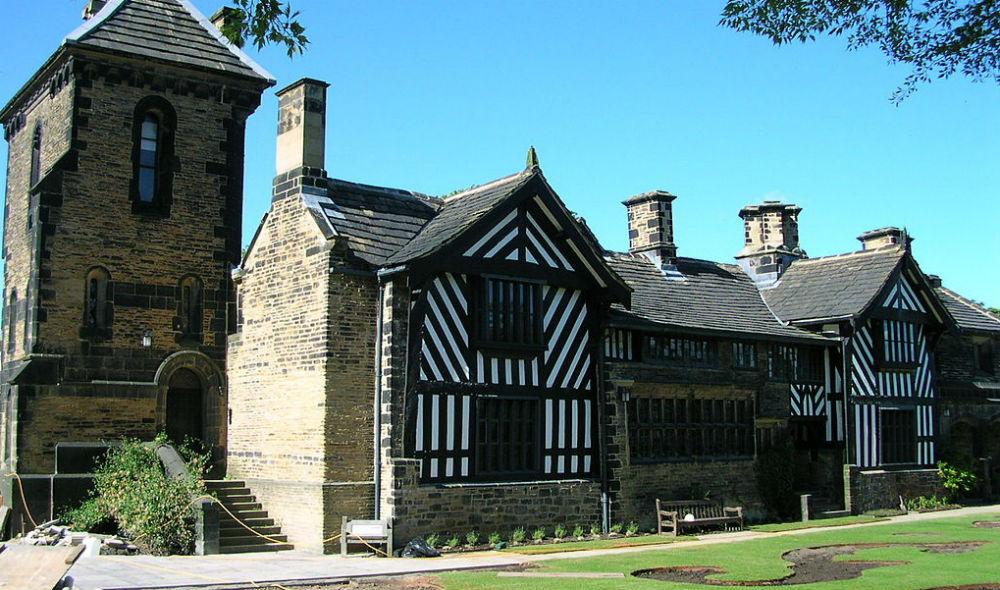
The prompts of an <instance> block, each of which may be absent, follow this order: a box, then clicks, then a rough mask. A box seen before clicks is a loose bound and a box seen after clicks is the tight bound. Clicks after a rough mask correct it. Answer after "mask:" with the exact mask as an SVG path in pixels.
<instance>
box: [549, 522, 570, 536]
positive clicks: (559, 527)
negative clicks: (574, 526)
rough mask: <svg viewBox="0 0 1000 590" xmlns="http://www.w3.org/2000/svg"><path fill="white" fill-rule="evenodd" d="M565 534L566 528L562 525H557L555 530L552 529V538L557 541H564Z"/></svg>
mask: <svg viewBox="0 0 1000 590" xmlns="http://www.w3.org/2000/svg"><path fill="white" fill-rule="evenodd" d="M566 532H567V531H566V527H565V526H564V525H561V524H557V525H556V528H554V529H552V536H553V537H555V538H557V539H565V538H566Z"/></svg>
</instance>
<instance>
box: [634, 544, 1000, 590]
mask: <svg viewBox="0 0 1000 590" xmlns="http://www.w3.org/2000/svg"><path fill="white" fill-rule="evenodd" d="M984 544H985V543H983V542H980V541H968V542H959V543H863V544H856V545H826V546H822V547H806V548H803V549H795V550H793V551H788V552H787V553H785V554H783V555H782V556H781V558H782V559H784V560H785V561H787V562H789V563H790V564H791V566H792V573H790V574H789V575H787V576H784V577H782V578H776V579H773V580H755V581H746V582H744V581H729V580H716V579H712V578H709V576H713V575H717V574H723V573H725V572H726V570H724V569H722V568H719V567H714V566H680V567H664V568H655V569H645V570H638V571H635V572H632V575H633V576H636V577H638V578H647V579H652V580H660V581H662V582H680V583H687V584H704V585H708V586H793V585H798V584H813V583H815V582H832V581H840V580H853V579H855V578H858V577H860V576H861V573H862V572H863V571H865V570H867V569H871V568H876V567H886V566H891V565H902V564H905V563H908V562H906V561H834V559H835V558H837V557H840V556H845V555H853V554H854V553H856V552H858V551H859V550H862V549H877V548H883V547H914V548H917V549H919V550H921V551H928V552H930V553H967V552H969V551H975V550H976V549H978V548H979V547H981V546H982V545H984ZM966 590H972V588H969V589H966ZM998 590H1000V589H998Z"/></svg>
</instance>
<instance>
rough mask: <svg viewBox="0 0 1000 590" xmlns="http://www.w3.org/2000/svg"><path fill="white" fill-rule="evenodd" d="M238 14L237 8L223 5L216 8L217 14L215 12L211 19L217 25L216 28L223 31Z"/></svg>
mask: <svg viewBox="0 0 1000 590" xmlns="http://www.w3.org/2000/svg"><path fill="white" fill-rule="evenodd" d="M238 14H239V11H238V10H236V9H235V8H232V7H229V6H223V7H222V8H220V9H218V10H216V11H215V14H213V15H212V16H211V18H209V20H210V21H212V24H213V25H215V28H216V29H219V31H222V29H223V28H224V27H225V26H226V25H228V24H230V23H232V22H233V21H235V19H236V16H237V15H238Z"/></svg>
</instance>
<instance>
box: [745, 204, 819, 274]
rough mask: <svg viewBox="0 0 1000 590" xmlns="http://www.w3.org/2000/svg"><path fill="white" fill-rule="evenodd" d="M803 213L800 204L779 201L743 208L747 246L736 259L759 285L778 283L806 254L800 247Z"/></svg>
mask: <svg viewBox="0 0 1000 590" xmlns="http://www.w3.org/2000/svg"><path fill="white" fill-rule="evenodd" d="M801 212H802V208H801V207H799V206H798V205H792V204H788V203H781V202H779V201H764V202H763V203H760V204H759V205H747V206H746V207H744V208H743V209H742V210H741V211H740V218H741V219H743V227H744V246H743V249H742V250H740V252H739V254H737V255H736V259H737V261H738V262H739V264H740V266H741V267H742V268H743V270H744V272H746V273H747V274H748V275H750V277H751V278H753V279H754V281H755V282H756V283H757V284H758V285H759V286H767V285H770V284H772V283H774V282H775V281H777V280H778V279H779V278H781V274H782V273H783V272H785V270H786V269H787V268H788V266H789V265H790V264H791V263H792V262H794V261H795V260H798V259H800V258H805V257H806V253H805V252H804V251H803V250H802V248H800V247H799V213H801Z"/></svg>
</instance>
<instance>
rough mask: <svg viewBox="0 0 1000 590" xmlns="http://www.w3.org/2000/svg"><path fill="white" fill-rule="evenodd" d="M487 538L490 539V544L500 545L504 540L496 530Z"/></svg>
mask: <svg viewBox="0 0 1000 590" xmlns="http://www.w3.org/2000/svg"><path fill="white" fill-rule="evenodd" d="M487 539H488V540H489V543H490V545H499V544H500V541H503V537H501V536H500V533H496V532H493V533H490V536H489V537H487Z"/></svg>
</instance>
